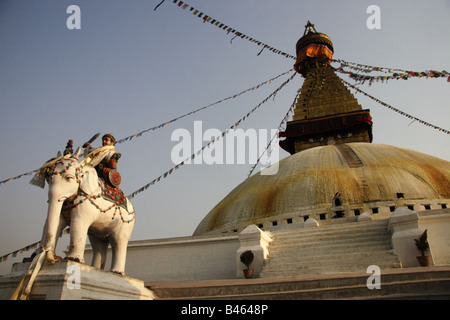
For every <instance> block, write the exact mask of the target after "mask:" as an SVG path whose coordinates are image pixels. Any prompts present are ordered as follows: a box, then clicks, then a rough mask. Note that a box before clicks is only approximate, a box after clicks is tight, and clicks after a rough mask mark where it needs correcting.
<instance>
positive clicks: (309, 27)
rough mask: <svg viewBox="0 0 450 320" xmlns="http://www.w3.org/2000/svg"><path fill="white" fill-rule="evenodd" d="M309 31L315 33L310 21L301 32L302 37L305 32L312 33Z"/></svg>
mask: <svg viewBox="0 0 450 320" xmlns="http://www.w3.org/2000/svg"><path fill="white" fill-rule="evenodd" d="M311 29H312V30H314V32H317V31H316V28H314V25H313V24H312V23H311V21H309V20H308V23H307V24H306V26H305V32H303V35H305V34H306V32H308V33H310V32H312V31H311Z"/></svg>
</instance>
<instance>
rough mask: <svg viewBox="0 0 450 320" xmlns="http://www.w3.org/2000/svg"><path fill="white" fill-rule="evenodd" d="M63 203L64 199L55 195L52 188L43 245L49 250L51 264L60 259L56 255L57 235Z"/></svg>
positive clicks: (48, 258) (48, 255) (48, 259)
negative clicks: (52, 193)
mask: <svg viewBox="0 0 450 320" xmlns="http://www.w3.org/2000/svg"><path fill="white" fill-rule="evenodd" d="M62 205H63V200H60V199H58V198H56V197H53V196H52V195H51V189H50V190H49V203H48V211H47V227H46V230H45V231H44V232H45V235H44V242H43V244H42V247H43V248H44V251H47V261H48V262H50V263H51V264H53V263H55V262H56V261H57V260H58V259H57V258H56V256H55V248H56V242H57V237H58V236H59V235H58V234H57V233H58V230H59V225H60V219H61V209H62Z"/></svg>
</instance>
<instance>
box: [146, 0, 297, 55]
mask: <svg viewBox="0 0 450 320" xmlns="http://www.w3.org/2000/svg"><path fill="white" fill-rule="evenodd" d="M163 2H164V1H163ZM172 3H173V4H176V5H178V7H179V8H181V9H182V10H186V9H188V8H189V9H188V10H189V12H192V14H193V15H194V16H196V17H197V18H200V19H202V20H203V23H206V22H208V23H209V24H211V25H213V26H216V27H218V28H219V29H222V30H223V31H225V32H226V33H227V34H229V33H231V34H233V35H234V37H233V38H232V39H231V40H230V42H232V41H233V40H234V39H235V38H236V37H240V38H241V39H244V40H248V41H250V42H252V43H256V44H257V45H258V46H261V47H262V49H261V51H260V52H259V53H258V56H259V55H260V54H261V52H262V51H263V50H264V49H267V50H269V51H271V52H273V53H275V54H279V55H282V56H284V57H286V58H290V59H296V57H294V56H293V55H290V54H287V53H286V52H283V51H281V50H278V49H276V48H274V47H272V46H269V45H268V44H265V43H264V42H262V41H259V40H257V39H254V38H252V37H250V36H248V35H246V34H244V33H242V32H240V31H238V30H236V29H234V28H232V27H230V26H229V25H227V24H226V23H223V22H220V21H218V20H217V19H214V18H213V17H211V16H209V15H207V14H205V13H203V12H202V11H200V10H198V9H196V8H194V7H192V6H190V5H189V4H187V3H185V2H184V1H180V0H173V2H172ZM161 4H162V2H161V3H160V4H159V5H161ZM159 5H158V6H157V7H159ZM157 7H156V8H155V10H156V9H157Z"/></svg>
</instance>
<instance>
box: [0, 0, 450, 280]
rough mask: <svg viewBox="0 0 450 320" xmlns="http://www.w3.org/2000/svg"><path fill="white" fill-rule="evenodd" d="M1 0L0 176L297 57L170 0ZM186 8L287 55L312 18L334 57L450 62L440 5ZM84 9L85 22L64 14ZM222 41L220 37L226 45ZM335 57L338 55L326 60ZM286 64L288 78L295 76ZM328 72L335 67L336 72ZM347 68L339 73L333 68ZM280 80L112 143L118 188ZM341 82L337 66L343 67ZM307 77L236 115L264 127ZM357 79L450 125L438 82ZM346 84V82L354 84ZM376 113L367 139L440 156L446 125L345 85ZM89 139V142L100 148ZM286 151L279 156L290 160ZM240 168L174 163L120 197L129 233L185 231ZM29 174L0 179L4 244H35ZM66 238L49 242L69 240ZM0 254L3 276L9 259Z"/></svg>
mask: <svg viewBox="0 0 450 320" xmlns="http://www.w3.org/2000/svg"><path fill="white" fill-rule="evenodd" d="M158 3H160V0H134V1H127V0H96V1H92V0H89V1H87V0H86V1H83V0H71V1H65V0H40V1H35V0H28V1H24V0H1V1H0V137H1V139H0V148H1V150H2V152H0V180H5V179H8V178H12V177H15V176H18V175H20V174H23V173H27V172H30V171H32V170H35V169H38V168H39V167H40V166H41V165H42V164H43V163H44V162H45V161H46V160H48V159H49V158H51V157H53V156H55V155H56V153H57V151H58V150H60V151H63V150H64V147H65V145H66V142H67V140H69V139H73V140H74V145H75V147H77V146H78V145H81V144H82V143H84V142H85V141H86V140H88V139H89V138H90V137H91V136H92V135H94V134H95V133H97V132H101V133H102V134H104V133H109V132H112V133H113V134H114V135H115V136H116V138H117V139H122V138H125V137H128V136H130V135H133V134H135V133H139V132H141V131H143V130H146V129H148V128H151V127H153V126H156V125H159V124H161V123H164V122H166V121H169V120H172V119H174V118H176V117H178V116H181V115H183V114H185V113H187V112H190V111H192V110H195V109H197V108H201V107H203V106H206V105H209V104H211V103H214V102H216V101H219V100H222V99H224V98H227V97H229V96H232V95H234V94H236V93H239V92H241V91H243V90H245V89H248V88H251V87H253V86H255V85H257V84H258V83H261V82H264V81H266V80H268V79H270V78H272V77H275V76H277V75H279V74H281V73H283V72H285V71H287V70H289V69H291V68H292V66H293V63H294V61H293V60H292V59H288V58H285V57H283V56H282V55H279V54H275V53H273V52H271V51H269V50H267V49H266V50H263V52H262V53H261V54H260V55H258V53H259V52H260V51H261V47H259V46H257V45H256V44H254V43H252V42H250V41H248V40H245V39H241V38H239V37H237V38H235V39H233V37H234V35H233V34H231V33H230V34H227V33H226V32H225V31H223V30H221V29H219V28H218V27H216V26H213V25H211V24H210V23H208V22H207V23H203V20H202V19H200V18H198V17H196V16H194V15H193V14H192V13H191V12H190V11H189V8H188V9H186V10H182V9H181V8H180V7H178V6H177V5H175V4H173V3H172V0H166V1H165V3H163V4H162V5H161V6H160V7H159V8H158V9H157V10H156V11H154V8H155V6H156V5H157V4H158ZM187 4H189V5H190V6H193V7H195V8H196V9H198V10H200V11H202V12H204V13H205V14H206V15H209V16H211V17H213V18H215V19H216V20H219V21H221V22H223V23H225V24H227V25H229V26H231V27H233V28H234V29H236V30H238V31H240V32H242V33H244V34H246V35H248V36H250V37H253V38H255V39H258V40H260V41H262V42H263V43H266V44H268V45H270V46H272V47H274V48H276V49H278V50H281V51H284V52H286V53H288V54H291V55H295V44H296V42H297V40H298V39H299V38H300V37H301V36H302V35H303V31H304V26H305V24H306V23H307V21H308V20H311V22H312V23H314V24H315V27H316V29H317V31H319V32H324V33H326V34H328V35H329V36H330V37H331V39H332V41H333V44H334V49H335V55H334V57H335V58H336V59H343V60H346V61H350V62H356V63H361V64H367V65H373V66H382V67H392V68H400V69H406V70H414V71H425V70H430V69H432V70H437V71H442V70H447V71H450V62H449V57H450V41H449V39H450V2H449V1H448V0H432V1H419V0H414V1H411V0H408V1H407V0H398V1H382V0H374V1H372V0H371V1H362V0H343V1H331V0H330V1H325V0H319V1H318V0H314V1H312V0H303V1H300V0H296V1H294V0H284V1H281V0H191V1H188V2H187ZM373 4H375V5H378V6H379V8H380V9H381V15H380V17H381V29H373V30H371V29H369V28H367V25H366V21H367V19H368V18H369V17H370V15H371V14H368V13H367V12H366V10H367V8H368V6H369V5H373ZM70 5H77V6H78V7H79V8H80V9H81V20H80V21H81V24H80V26H81V29H73V30H70V29H68V28H67V25H66V22H67V19H68V18H70V16H71V14H68V13H66V10H67V8H68V7H69V6H70ZM231 40H232V41H231ZM334 66H338V65H337V64H334ZM291 74H292V73H291ZM339 75H340V74H339ZM341 76H343V75H341ZM288 77H289V76H284V77H282V78H279V79H278V80H276V81H273V82H272V83H271V84H270V85H269V84H267V85H265V86H263V87H262V88H260V89H258V90H253V91H250V92H248V93H246V94H244V95H241V96H239V97H237V98H235V99H229V100H227V101H226V102H223V103H220V104H217V105H215V106H213V107H211V108H208V109H206V110H204V111H202V112H198V113H195V114H193V115H191V116H189V117H185V118H183V119H181V120H179V121H176V122H174V123H172V124H169V125H166V126H165V127H163V128H161V129H159V130H156V131H150V132H147V133H144V134H142V136H140V137H138V138H135V139H132V140H130V141H127V142H124V143H121V144H118V145H117V146H116V147H117V149H118V152H121V153H122V158H121V159H120V161H119V171H120V173H121V174H122V180H123V183H122V185H121V186H122V189H123V190H124V191H125V193H126V194H131V193H132V192H134V191H136V190H138V189H139V188H141V187H142V186H144V185H146V184H147V183H149V182H150V181H152V180H153V179H155V178H157V177H158V176H160V175H161V174H163V173H164V172H166V171H167V170H169V169H170V168H172V167H173V166H174V165H175V164H174V163H173V162H172V160H171V150H172V149H173V148H174V146H175V145H176V144H177V142H174V141H171V134H172V132H173V131H174V130H175V129H180V128H181V129H187V130H188V131H189V132H192V133H193V132H194V131H193V128H194V121H196V120H201V121H202V126H203V130H206V129H209V128H215V129H218V130H220V131H223V130H225V129H226V128H229V127H230V126H231V125H232V124H233V123H235V122H236V121H238V120H239V119H241V118H242V117H243V116H244V115H245V114H247V113H248V112H249V111H250V110H251V109H252V108H253V107H255V106H256V105H258V104H259V103H260V102H261V101H262V100H264V99H265V98H266V97H267V96H268V95H270V94H271V93H272V92H273V91H274V90H275V89H277V88H278V86H280V85H281V83H283V81H285V80H286V79H287V78H288ZM343 77H344V79H346V80H348V78H347V77H345V76H343ZM350 82H351V83H354V82H353V81H350ZM302 83H303V79H302V78H301V76H299V75H297V76H296V77H295V78H294V79H293V81H291V82H290V83H289V84H288V85H287V86H286V87H285V88H283V89H282V90H281V91H280V92H279V93H278V94H277V96H276V98H275V99H274V100H273V99H270V100H269V101H268V102H267V103H265V104H263V105H262V106H261V107H260V108H259V109H257V110H256V111H255V112H254V113H252V115H251V116H250V117H249V118H248V119H247V120H245V121H244V122H243V123H242V124H241V126H240V127H241V128H243V129H244V130H246V129H255V130H259V129H276V128H277V127H278V125H279V123H280V121H281V120H282V118H283V117H284V115H285V114H286V112H287V110H288V109H289V107H290V106H291V104H292V101H293V99H294V97H295V94H296V91H297V90H298V89H299V88H300V87H301V85H302ZM360 88H361V89H362V90H364V91H366V92H368V93H370V94H372V95H373V96H375V97H376V98H378V99H380V100H382V101H384V102H386V103H388V104H390V105H391V106H393V107H395V108H398V109H400V110H402V111H404V112H406V113H409V114H411V115H413V116H415V117H417V118H419V119H422V120H424V121H427V122H430V123H432V124H434V125H437V126H440V127H442V128H444V129H447V130H449V129H450V111H449V110H450V109H449V101H450V83H449V82H447V79H446V78H438V79H425V78H411V79H409V80H406V81H404V80H390V81H389V82H387V83H375V84H373V85H372V86H368V84H364V85H362V86H360ZM352 92H353V91H352ZM356 97H357V98H358V100H359V102H360V104H361V105H362V107H363V108H364V109H366V108H367V109H370V110H371V114H372V117H373V121H374V125H373V133H374V141H373V142H374V143H383V144H389V145H394V146H399V147H404V148H409V149H414V150H417V151H420V152H424V153H428V154H431V155H433V156H436V157H439V158H442V159H445V160H450V148H449V147H450V137H449V135H448V134H445V133H442V132H439V131H437V130H434V129H433V128H430V127H426V126H423V125H422V124H420V123H419V122H417V121H415V122H412V120H411V119H408V118H405V117H403V116H401V115H399V114H397V113H395V112H393V111H391V110H389V109H387V108H386V107H384V106H382V105H380V104H378V103H376V102H374V101H372V100H370V99H368V98H367V97H365V96H363V95H361V94H356ZM100 143H101V142H100V139H98V140H97V141H95V142H94V147H97V146H100ZM286 156H287V153H284V152H283V153H282V154H281V157H286ZM251 167H252V165H251V164H248V163H247V164H239V165H238V164H234V165H230V164H228V165H206V164H203V165H185V166H183V167H181V168H180V169H179V170H176V171H175V172H174V173H172V174H171V175H169V176H168V177H167V178H165V179H162V180H161V181H160V182H159V183H156V184H155V185H153V186H151V187H149V188H148V189H147V190H145V191H144V192H141V193H139V194H138V195H136V197H134V198H133V199H132V202H133V204H134V206H135V209H136V213H137V220H136V225H135V228H134V232H133V235H132V240H141V239H155V238H168V237H177V236H187V235H191V234H192V233H193V232H194V230H195V228H196V226H197V225H198V223H199V222H200V221H201V220H202V218H203V217H204V216H205V215H206V214H207V213H208V212H209V211H210V210H211V209H212V208H213V207H214V205H215V204H217V203H218V202H219V201H220V200H221V199H223V198H224V197H225V196H226V195H227V194H228V193H229V192H230V191H231V190H232V189H233V188H234V187H235V186H237V185H238V184H239V183H241V182H242V181H243V180H245V179H246V177H247V174H248V172H249V171H250V169H251ZM31 177H32V176H31V175H29V176H25V177H22V178H20V179H15V180H11V181H9V182H7V183H4V184H1V185H0V255H5V254H7V253H9V252H12V251H15V250H17V249H20V248H23V247H25V246H26V245H28V244H31V243H34V242H36V241H38V240H39V239H40V237H41V232H42V227H43V224H44V221H45V216H46V210H47V206H46V204H47V203H46V201H47V186H46V188H45V189H40V188H37V187H35V186H32V185H30V184H29V183H28V182H29V180H30V179H31ZM67 238H68V236H67V235H65V236H64V237H63V239H62V240H61V243H60V245H59V248H58V250H59V253H61V250H62V249H63V248H65V246H66V244H67V240H68V239H67ZM29 254H31V251H29V252H25V253H24V254H19V255H18V257H17V258H11V257H10V258H9V260H8V261H7V262H3V263H0V273H7V272H9V270H10V266H11V263H12V262H17V261H21V260H22V258H23V257H26V256H29Z"/></svg>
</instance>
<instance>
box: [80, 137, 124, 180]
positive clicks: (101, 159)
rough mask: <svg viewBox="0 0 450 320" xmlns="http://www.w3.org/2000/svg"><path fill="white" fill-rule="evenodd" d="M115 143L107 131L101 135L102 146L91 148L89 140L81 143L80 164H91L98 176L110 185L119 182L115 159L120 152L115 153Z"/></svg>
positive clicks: (117, 158) (119, 155) (118, 156)
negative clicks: (82, 148)
mask: <svg viewBox="0 0 450 320" xmlns="http://www.w3.org/2000/svg"><path fill="white" fill-rule="evenodd" d="M115 144H116V139H115V138H114V136H113V135H112V134H111V133H107V134H105V135H104V136H103V137H102V147H100V148H97V149H94V150H92V146H91V144H90V143H89V142H88V143H86V144H84V145H83V147H84V148H85V149H84V160H83V162H82V165H84V164H90V165H91V166H93V167H94V168H95V169H96V171H97V174H98V177H99V178H100V179H102V180H103V181H105V182H106V183H108V184H109V185H110V186H112V187H118V186H119V185H120V182H121V178H120V174H119V173H118V171H117V161H118V160H119V159H120V157H121V154H120V153H117V151H116V149H115V148H114V145H115Z"/></svg>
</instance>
